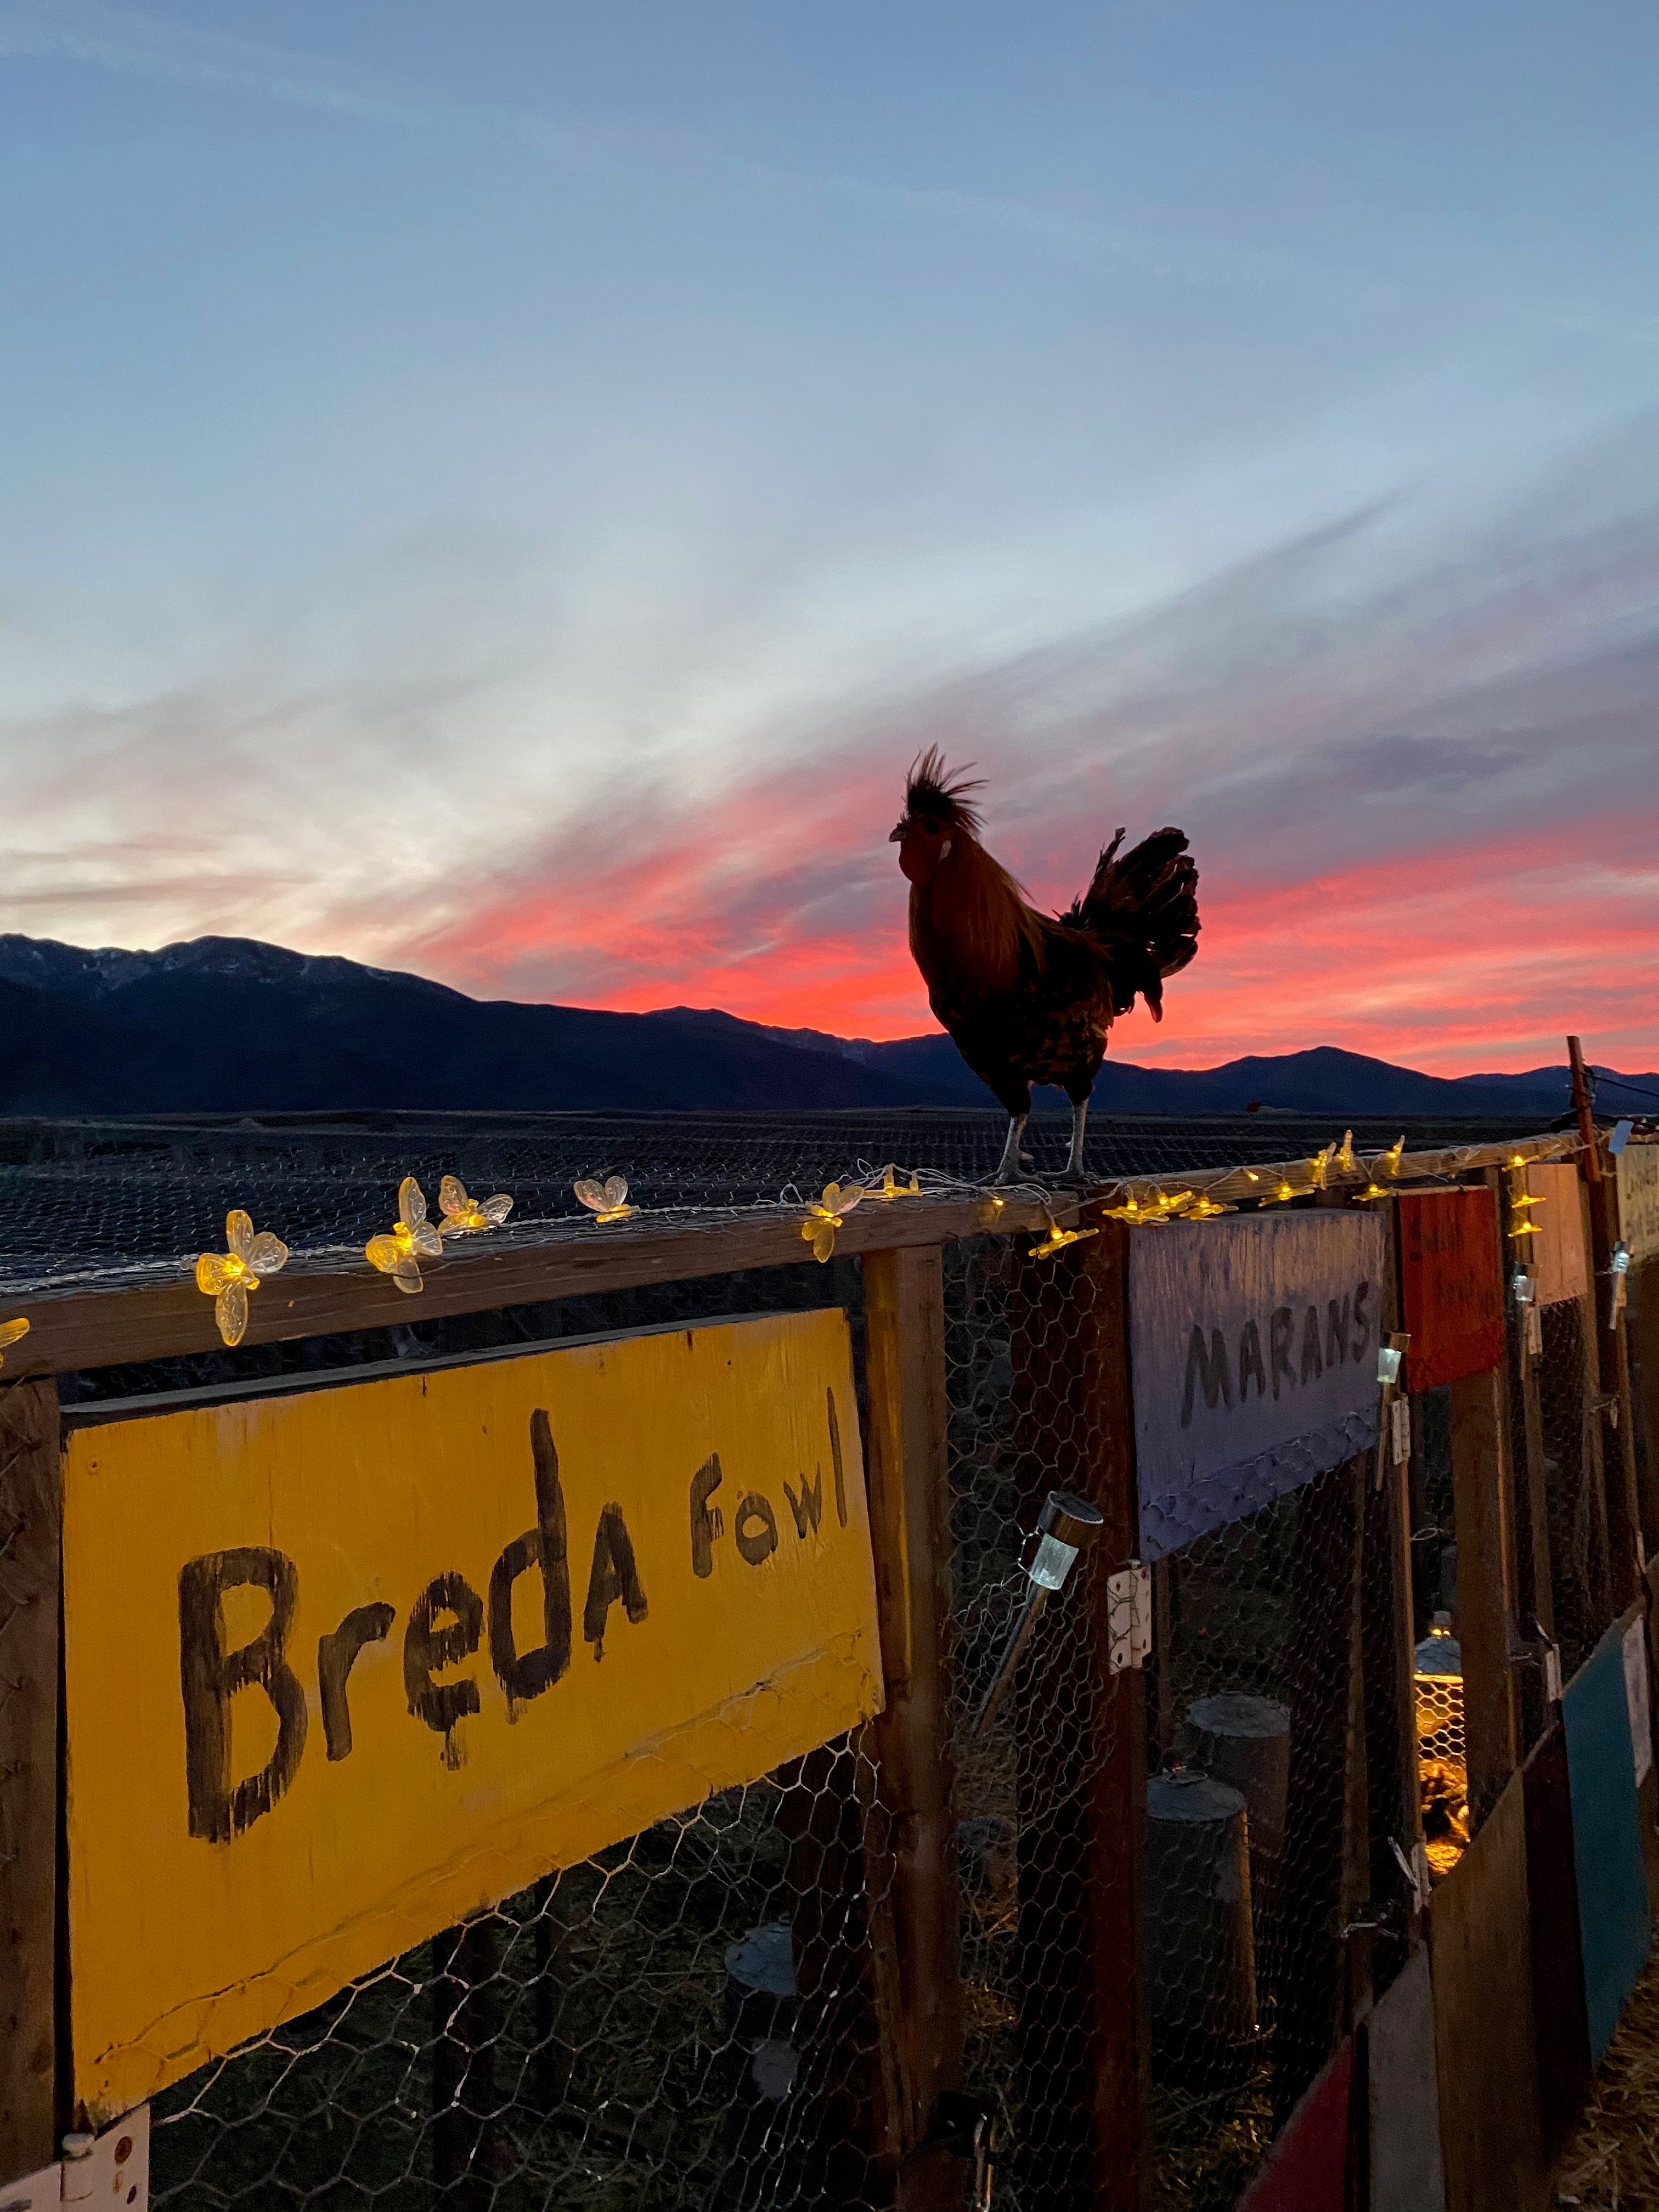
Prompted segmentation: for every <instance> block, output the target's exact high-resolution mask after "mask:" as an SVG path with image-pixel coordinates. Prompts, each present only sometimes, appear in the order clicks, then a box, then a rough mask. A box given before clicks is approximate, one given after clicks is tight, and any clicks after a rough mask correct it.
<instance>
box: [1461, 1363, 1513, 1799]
mask: <svg viewBox="0 0 1659 2212" xmlns="http://www.w3.org/2000/svg"><path fill="white" fill-rule="evenodd" d="M1505 1395H1506V1393H1505V1389H1504V1377H1503V1376H1502V1375H1500V1374H1499V1373H1498V1372H1497V1371H1496V1370H1492V1371H1491V1372H1488V1373H1486V1374H1477V1375H1464V1376H1459V1378H1458V1379H1457V1381H1456V1382H1455V1383H1453V1384H1452V1385H1451V1458H1452V1498H1453V1507H1452V1510H1453V1515H1454V1518H1455V1523H1456V1528H1457V1535H1458V1547H1457V1633H1458V1640H1459V1642H1460V1644H1462V1653H1463V1734H1464V1743H1465V1747H1466V1752H1467V1756H1468V1785H1469V1805H1470V1808H1471V1809H1472V1811H1473V1813H1474V1817H1475V1819H1476V1820H1484V1819H1485V1818H1486V1812H1487V1809H1488V1808H1489V1807H1490V1806H1491V1805H1492V1803H1493V1802H1494V1801H1495V1799H1496V1798H1497V1797H1498V1794H1499V1792H1500V1791H1501V1790H1503V1788H1504V1784H1506V1783H1507V1782H1508V1780H1509V1778H1510V1775H1511V1774H1512V1773H1513V1772H1514V1771H1515V1767H1516V1761H1517V1759H1519V1757H1520V1751H1521V1740H1520V1692H1519V1684H1518V1681H1517V1670H1516V1668H1515V1667H1514V1666H1513V1665H1512V1664H1511V1661H1512V1659H1513V1657H1514V1656H1515V1654H1516V1650H1518V1649H1519V1638H1518V1637H1517V1635H1516V1626H1515V1544H1514V1531H1513V1529H1512V1528H1511V1526H1510V1515H1509V1506H1510V1475H1509V1469H1508V1465H1507V1459H1508V1451H1507V1447H1508V1436H1507V1432H1506V1424H1505V1419H1504V1400H1505Z"/></svg>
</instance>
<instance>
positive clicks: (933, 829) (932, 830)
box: [921, 817, 939, 837]
mask: <svg viewBox="0 0 1659 2212" xmlns="http://www.w3.org/2000/svg"><path fill="white" fill-rule="evenodd" d="M921 826H922V828H923V829H925V830H926V831H927V835H928V836H930V837H937V836H938V835H939V824H938V823H937V822H935V821H933V819H932V818H931V817H930V818H929V819H928V820H927V821H926V822H924V823H922V825H921Z"/></svg>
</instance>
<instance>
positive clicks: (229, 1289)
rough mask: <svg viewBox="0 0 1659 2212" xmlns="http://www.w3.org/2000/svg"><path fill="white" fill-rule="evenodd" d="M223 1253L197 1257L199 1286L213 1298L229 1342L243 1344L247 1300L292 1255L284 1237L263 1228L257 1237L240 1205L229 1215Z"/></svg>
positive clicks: (220, 1327) (222, 1335)
mask: <svg viewBox="0 0 1659 2212" xmlns="http://www.w3.org/2000/svg"><path fill="white" fill-rule="evenodd" d="M225 1243H226V1245H227V1247H228V1249H227V1250H225V1251H223V1252H199V1253H197V1257H196V1287H197V1290H198V1291H202V1292H203V1294H204V1296H205V1297H210V1298H211V1299H212V1300H213V1318H214V1320H215V1321H216V1322H217V1323H218V1324H219V1334H220V1335H221V1337H222V1339H223V1340H224V1341H225V1343H226V1344H228V1345H235V1344H240V1342H241V1340H242V1337H243V1334H244V1333H245V1332H246V1328H247V1302H248V1296H249V1293H250V1292H251V1291H257V1290H258V1287H259V1285H260V1282H261V1280H262V1279H263V1278H264V1276H266V1275H274V1274H275V1273H276V1272H277V1270H278V1268H280V1267H282V1265H283V1262H284V1261H286V1260H287V1258H288V1247H287V1245H286V1244H284V1243H283V1240H282V1238H281V1237H273V1236H272V1235H271V1233H270V1231H269V1230H268V1229H262V1230H261V1231H259V1234H258V1236H257V1237H256V1236H255V1235H254V1233H253V1223H252V1220H251V1219H250V1218H249V1217H248V1216H247V1215H246V1213H244V1212H243V1211H242V1209H241V1207H240V1206H237V1207H235V1208H234V1210H233V1211H232V1212H229V1213H228V1214H227V1215H226V1216H225Z"/></svg>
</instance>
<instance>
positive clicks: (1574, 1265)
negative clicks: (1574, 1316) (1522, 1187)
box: [1510, 1160, 1589, 1306]
mask: <svg viewBox="0 0 1659 2212" xmlns="http://www.w3.org/2000/svg"><path fill="white" fill-rule="evenodd" d="M1523 1181H1524V1182H1525V1184H1526V1187H1527V1189H1528V1191H1529V1192H1530V1193H1531V1194H1532V1195H1533V1196H1534V1198H1537V1199H1539V1200H1541V1201H1542V1202H1541V1204H1540V1205H1537V1206H1528V1208H1527V1209H1526V1216H1527V1218H1528V1221H1530V1222H1532V1223H1533V1224H1534V1226H1535V1227H1536V1229H1537V1231H1538V1234H1537V1236H1536V1237H1522V1238H1520V1239H1518V1240H1511V1242H1512V1246H1513V1249H1514V1251H1515V1253H1516V1257H1517V1258H1520V1259H1524V1260H1525V1261H1527V1262H1528V1265H1529V1266H1531V1267H1535V1268H1536V1269H1537V1270H1538V1273H1537V1275H1536V1277H1535V1278H1534V1285H1535V1287H1534V1293H1533V1295H1534V1297H1535V1298H1536V1299H1537V1301H1538V1304H1540V1305H1541V1306H1559V1305H1564V1304H1565V1303H1566V1302H1567V1300H1568V1299H1570V1298H1582V1297H1583V1295H1584V1292H1585V1291H1586V1290H1587V1289H1588V1288H1589V1263H1588V1261H1587V1260H1586V1257H1585V1251H1584V1229H1583V1212H1582V1209H1581V1206H1580V1203H1579V1197H1578V1190H1579V1174H1578V1170H1577V1168H1576V1167H1574V1165H1573V1164H1572V1163H1571V1160H1568V1161H1565V1162H1561V1161H1557V1162H1554V1163H1553V1164H1552V1163H1549V1162H1542V1163H1541V1164H1539V1165H1537V1166H1535V1167H1529V1168H1528V1169H1527V1170H1525V1171H1524V1175H1522V1174H1520V1173H1516V1174H1515V1175H1512V1176H1510V1184H1511V1186H1512V1187H1514V1186H1516V1185H1517V1184H1519V1183H1520V1182H1523Z"/></svg>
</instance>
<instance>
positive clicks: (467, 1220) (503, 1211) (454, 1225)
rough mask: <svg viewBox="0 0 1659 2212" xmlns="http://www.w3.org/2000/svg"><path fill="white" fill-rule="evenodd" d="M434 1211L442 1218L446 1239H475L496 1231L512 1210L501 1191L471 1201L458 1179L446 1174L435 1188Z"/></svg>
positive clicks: (510, 1204) (504, 1193)
mask: <svg viewBox="0 0 1659 2212" xmlns="http://www.w3.org/2000/svg"><path fill="white" fill-rule="evenodd" d="M438 1210H439V1212H441V1214H442V1215H443V1230H442V1234H443V1235H444V1236H446V1237H477V1236H480V1235H482V1233H483V1231H485V1230H486V1229H499V1228H500V1227H501V1224H502V1222H504V1221H505V1220H506V1218H507V1215H508V1214H509V1213H511V1212H512V1211H513V1201H512V1200H511V1199H510V1198H509V1197H508V1196H507V1193H506V1192H505V1191H504V1190H498V1191H497V1192H496V1194H495V1197H494V1198H485V1199H471V1198H469V1197H468V1196H467V1194H466V1186H465V1184H464V1183H463V1182H462V1181H461V1179H460V1177H459V1176H453V1175H447V1176H445V1177H444V1179H443V1181H442V1182H441V1183H440V1184H439V1185H438Z"/></svg>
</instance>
